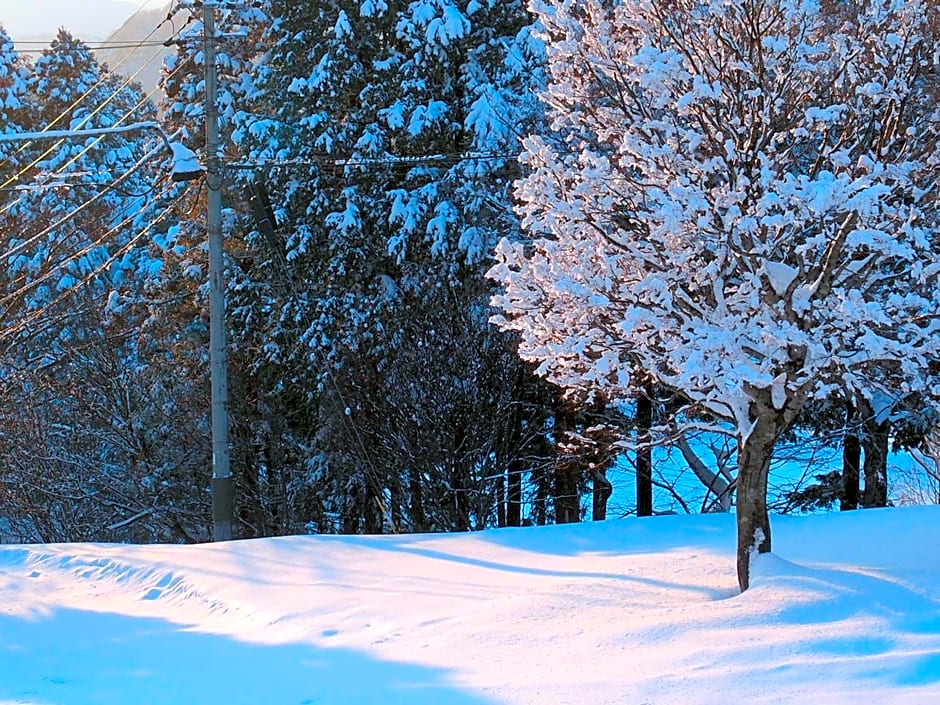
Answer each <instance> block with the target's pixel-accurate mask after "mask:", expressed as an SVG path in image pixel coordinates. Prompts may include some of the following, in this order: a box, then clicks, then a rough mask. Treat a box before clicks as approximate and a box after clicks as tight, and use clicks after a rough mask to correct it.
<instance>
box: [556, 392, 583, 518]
mask: <svg viewBox="0 0 940 705" xmlns="http://www.w3.org/2000/svg"><path fill="white" fill-rule="evenodd" d="M574 430H575V419H574V412H573V410H572V409H571V408H570V407H569V406H568V405H567V404H566V403H565V402H564V401H563V400H561V399H560V398H559V399H558V400H557V401H556V405H555V434H556V438H555V445H556V454H555V478H554V479H555V521H556V522H557V523H558V524H571V523H574V522H577V521H580V520H581V498H580V496H579V494H578V475H579V474H580V471H581V463H580V459H579V458H578V457H577V456H576V455H573V454H571V453H570V451H568V450H567V449H565V448H564V447H563V444H564V443H565V442H566V441H567V440H568V434H569V433H570V432H572V431H574Z"/></svg>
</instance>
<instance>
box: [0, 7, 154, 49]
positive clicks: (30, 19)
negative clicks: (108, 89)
mask: <svg viewBox="0 0 940 705" xmlns="http://www.w3.org/2000/svg"><path fill="white" fill-rule="evenodd" d="M165 4H166V0H0V23H2V24H3V26H4V27H5V28H6V30H7V32H8V33H9V34H10V36H11V37H13V39H14V40H15V39H24V38H27V37H34V36H50V35H52V34H54V33H55V31H56V29H58V28H59V27H61V26H65V27H67V28H68V29H69V30H70V31H72V33H73V34H75V35H77V36H79V37H82V38H87V39H99V38H103V37H106V36H107V35H108V34H110V33H111V32H112V31H114V30H115V29H117V28H118V27H119V26H120V25H121V24H122V23H123V22H124V20H126V19H127V18H128V17H130V16H131V15H132V14H134V12H136V11H137V10H138V9H140V8H147V9H155V8H159V7H161V6H163V5H165Z"/></svg>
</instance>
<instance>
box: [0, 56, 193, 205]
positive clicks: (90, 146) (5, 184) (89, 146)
mask: <svg viewBox="0 0 940 705" xmlns="http://www.w3.org/2000/svg"><path fill="white" fill-rule="evenodd" d="M182 68H183V64H180V66H178V67H177V68H176V69H174V70H173V71H172V72H171V73H169V74H168V75H167V77H168V78H170V77H172V76H173V75H175V74H176V72H177V71H179V70H181V69H182ZM121 90H123V87H121V88H119V89H118V91H117V92H116V93H115V95H116V94H117V93H119V92H120V91H121ZM158 90H160V89H159V87H157V88H154V89H153V90H152V91H151V92H150V93H148V94H147V95H146V96H144V97H143V98H141V99H140V100H139V101H138V102H137V104H136V105H135V106H134V107H132V108H131V109H130V110H128V111H127V112H126V113H125V114H124V115H123V116H122V117H121V118H119V119H118V120H117V121H116V122H115V123H114V125H113V126H114V127H117V126H119V125H120V124H121V123H122V122H124V121H125V120H127V119H128V118H129V117H130V116H131V115H133V114H134V113H135V112H136V111H137V110H138V108H140V107H141V106H142V105H143V104H144V103H146V102H147V101H148V100H150V98H151V97H152V96H153V95H154V94H155V93H156V92H157V91H158ZM113 97H114V96H112V98H113ZM104 105H106V103H103V104H102V105H101V106H99V107H98V108H97V109H96V112H97V110H100V109H101V108H102V107H104ZM92 115H94V113H92ZM90 117H91V115H90V116H89V118H90ZM80 124H85V121H83V122H82V123H80ZM43 131H44V132H45V131H48V127H46V128H45V129H44V130H43ZM104 138H105V135H103V136H101V137H99V138H97V139H96V140H94V141H92V142H90V143H89V144H87V145H86V146H85V147H84V148H83V149H82V150H81V151H79V152H78V154H76V155H75V156H73V157H72V158H71V159H70V160H69V161H68V162H66V163H65V164H63V165H62V166H60V167H59V168H58V169H56V170H55V171H54V172H52V173H53V175H60V174H63V173H65V170H66V169H67V168H68V167H70V166H71V165H72V164H74V163H75V162H76V161H78V160H79V159H80V158H81V157H82V156H84V155H85V154H87V153H88V152H89V151H90V150H91V149H93V148H94V147H95V146H97V145H98V144H100V143H101V142H102V140H103V139H104ZM64 141H65V140H61V141H59V142H56V143H55V144H54V145H53V146H52V147H50V148H49V149H48V150H46V152H44V153H43V154H42V155H41V156H40V157H39V158H37V159H36V160H34V161H33V163H32V164H31V165H29V166H28V167H26V168H25V169H23V170H21V171H20V174H18V175H15V176H12V177H10V178H9V179H7V180H6V181H5V182H3V184H0V190H2V189H4V188H6V187H8V186H9V185H10V184H11V183H13V182H15V181H16V180H17V178H18V177H19V176H20V175H22V174H23V173H24V172H25V171H26V170H28V169H30V168H32V167H34V166H36V165H37V164H38V163H39V162H40V161H41V160H42V159H43V158H45V157H46V156H47V155H48V154H50V153H51V152H52V151H53V150H55V149H57V148H58V147H59V146H61V145H62V144H63V143H64ZM138 164H139V162H138ZM135 166H136V165H135ZM24 197H25V195H24V196H20V197H19V198H17V199H16V200H14V201H12V202H11V203H8V204H7V205H5V206H4V207H3V208H0V216H2V215H3V214H4V213H7V212H8V211H10V210H12V209H13V208H15V207H16V206H17V205H18V204H19V203H21V202H22V200H23V198H24Z"/></svg>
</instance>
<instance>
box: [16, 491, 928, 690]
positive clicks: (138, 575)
mask: <svg viewBox="0 0 940 705" xmlns="http://www.w3.org/2000/svg"><path fill="white" fill-rule="evenodd" d="M773 528H774V551H775V553H774V554H772V555H767V556H762V557H761V558H760V559H759V560H758V562H757V565H756V566H755V569H754V573H755V574H754V578H753V587H752V588H751V590H749V591H748V592H747V593H746V594H744V595H740V594H738V591H737V589H736V581H735V577H734V555H733V549H734V517H732V516H715V515H712V516H693V517H661V518H654V519H639V520H638V519H626V520H621V521H609V522H603V523H597V524H581V525H573V526H572V525H569V526H556V527H546V528H531V529H529V528H527V529H504V530H499V531H487V532H483V533H479V534H465V535H459V536H453V535H452V536H440V535H437V536H384V537H292V538H282V539H267V540H258V541H242V542H233V543H228V544H224V545H208V546H186V547H184V546H102V545H48V546H0V704H2V705H10V704H12V703H16V704H20V703H30V704H36V705H55V704H60V703H61V704H68V705H73V704H74V705H85V704H88V705H109V704H111V703H114V704H120V705H162V704H167V705H169V704H172V705H216V704H218V705H241V704H245V705H282V704H283V705H301V704H306V705H328V704H332V705H345V704H347V703H376V704H378V705H389V704H391V703H402V704H407V705H448V704H454V705H491V704H495V703H533V704H537V705H555V704H561V703H572V704H577V705H595V704H598V705H599V704H602V703H626V704H630V705H644V704H647V705H665V704H668V703H675V704H677V705H695V704H697V703H715V704H716V705H718V704H720V705H737V704H741V703H747V704H750V703H799V704H800V705H811V704H819V705H833V704H840V703H864V704H865V705H873V704H878V705H884V704H885V703H904V704H910V705H936V704H938V703H940V507H928V508H912V509H889V510H868V511H860V512H852V513H845V514H828V515H820V516H811V517H799V518H789V517H779V518H776V519H775V520H774V527H773Z"/></svg>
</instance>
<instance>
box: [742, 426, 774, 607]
mask: <svg viewBox="0 0 940 705" xmlns="http://www.w3.org/2000/svg"><path fill="white" fill-rule="evenodd" d="M778 435H779V430H778V426H777V424H775V423H774V420H773V418H767V417H764V418H758V421H757V424H756V425H755V426H754V430H753V431H751V434H750V436H748V438H747V440H746V442H745V443H743V444H742V443H741V442H740V440H739V441H738V481H737V509H736V511H737V520H738V550H737V554H738V585H739V586H740V587H741V591H742V592H744V591H745V590H747V588H748V586H749V585H750V583H751V554H752V553H753V552H754V550H755V549H756V550H757V552H758V553H769V552H770V546H771V542H770V517H769V516H768V514H767V475H768V473H769V472H770V459H771V456H772V454H773V450H774V445H775V444H776V441H777V436H778Z"/></svg>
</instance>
